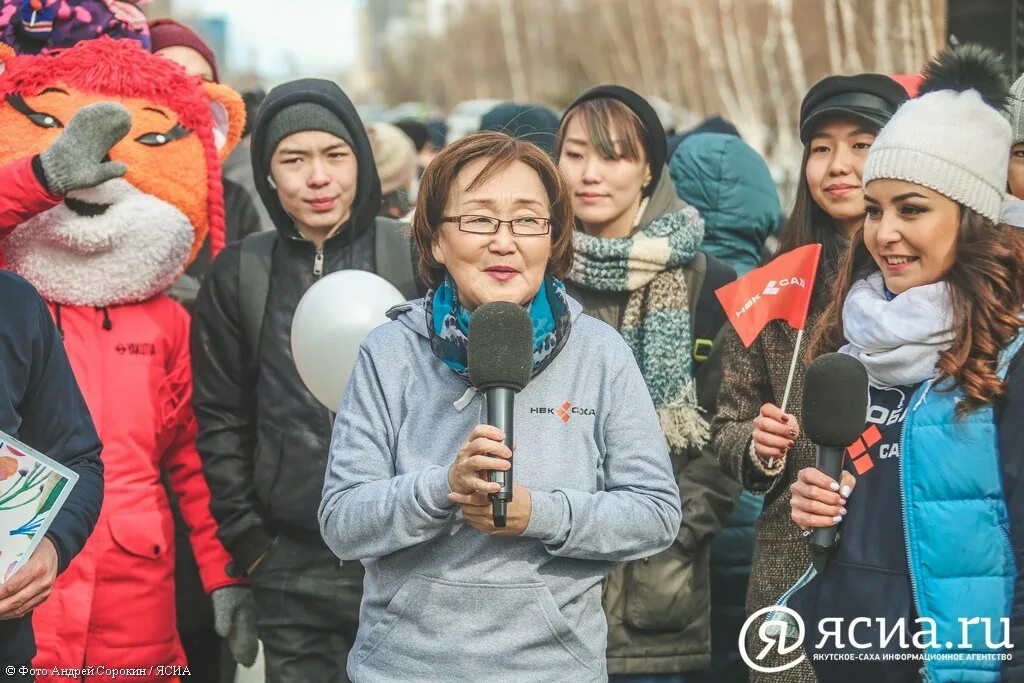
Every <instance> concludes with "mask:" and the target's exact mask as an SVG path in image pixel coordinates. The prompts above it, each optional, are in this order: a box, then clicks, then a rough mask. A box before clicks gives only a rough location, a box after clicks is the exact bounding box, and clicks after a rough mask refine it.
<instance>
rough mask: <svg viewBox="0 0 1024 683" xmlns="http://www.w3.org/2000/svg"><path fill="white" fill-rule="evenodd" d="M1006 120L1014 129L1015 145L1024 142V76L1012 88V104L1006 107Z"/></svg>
mask: <svg viewBox="0 0 1024 683" xmlns="http://www.w3.org/2000/svg"><path fill="white" fill-rule="evenodd" d="M1006 118H1008V119H1009V120H1010V126H1011V127H1012V128H1013V144H1015V145H1016V144H1017V143H1019V142H1024V74H1021V77H1020V78H1018V79H1017V81H1016V82H1015V83H1014V84H1013V85H1012V86H1011V87H1010V103H1009V104H1008V105H1007V106H1006Z"/></svg>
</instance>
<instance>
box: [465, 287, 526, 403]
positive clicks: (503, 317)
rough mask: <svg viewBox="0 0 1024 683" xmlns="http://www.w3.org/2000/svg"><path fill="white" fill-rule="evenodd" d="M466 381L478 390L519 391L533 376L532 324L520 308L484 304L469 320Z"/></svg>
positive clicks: (514, 305) (496, 302)
mask: <svg viewBox="0 0 1024 683" xmlns="http://www.w3.org/2000/svg"><path fill="white" fill-rule="evenodd" d="M467 355H468V362H469V379H470V381H471V382H472V383H473V386H475V387H476V388H478V389H486V388H488V387H509V388H512V389H514V390H516V391H522V390H523V389H524V388H525V387H526V385H527V384H529V383H530V376H531V375H532V374H533V323H532V322H530V314H529V313H527V312H526V309H524V308H523V307H522V306H517V305H516V304H513V303H509V302H507V301H495V302H493V303H489V304H484V305H483V306H481V307H480V308H478V309H476V311H474V312H473V317H472V318H470V320H469V348H468V349H467Z"/></svg>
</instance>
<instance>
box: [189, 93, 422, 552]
mask: <svg viewBox="0 0 1024 683" xmlns="http://www.w3.org/2000/svg"><path fill="white" fill-rule="evenodd" d="M297 102H316V103H318V104H322V105H324V106H326V107H328V108H330V109H331V110H332V111H334V112H336V113H337V114H338V116H339V117H340V118H341V120H342V121H343V122H344V123H345V126H346V128H348V130H349V131H350V132H351V133H352V136H353V151H354V152H355V156H356V160H357V163H358V178H357V183H358V188H359V189H358V191H357V194H356V199H355V202H354V203H353V205H352V217H351V219H350V220H349V222H348V223H347V224H346V225H344V226H342V229H341V230H339V231H338V232H337V233H335V235H334V236H333V237H331V238H330V239H328V240H327V241H326V242H325V243H324V246H323V250H322V251H323V254H322V257H323V265H322V273H323V275H326V274H328V273H331V272H334V271H338V270H346V269H359V270H366V271H370V272H373V271H374V263H375V260H374V217H375V215H376V214H377V211H378V209H379V207H380V199H381V194H380V181H379V180H378V178H377V171H376V169H375V167H374V162H373V155H372V153H371V151H370V143H369V140H368V139H367V136H366V133H365V130H364V128H363V124H362V122H361V121H360V120H359V116H358V114H357V113H356V111H355V108H354V107H353V106H352V103H351V102H350V101H349V99H348V98H347V97H346V96H345V94H344V93H342V91H341V90H340V89H339V88H338V87H337V86H336V85H334V84H333V83H331V82H329V81H323V80H318V79H303V80H299V81H294V82H291V83H287V84H285V85H282V86H280V87H278V88H275V89H274V90H273V91H272V92H271V93H270V94H269V95H268V96H267V99H266V100H265V101H264V103H263V105H262V107H261V108H260V112H259V114H258V116H257V119H256V124H255V130H254V132H253V149H257V150H258V149H262V147H263V142H264V135H265V130H266V127H265V122H266V121H269V119H270V117H272V116H274V115H275V114H276V113H277V112H278V111H280V110H281V109H282V108H284V107H287V106H289V105H291V104H295V103H297ZM261 124H264V125H261ZM261 157H262V155H260V154H253V155H252V159H253V171H254V177H255V179H256V186H257V189H258V190H259V193H260V197H261V198H262V200H263V203H264V205H265V206H266V208H267V211H268V212H269V214H270V216H271V218H272V219H273V221H274V225H275V226H276V228H277V230H278V233H279V236H280V239H279V240H278V242H277V246H276V247H275V249H274V253H273V260H272V268H271V276H270V291H269V295H268V297H267V307H266V311H265V315H264V319H263V328H262V333H261V335H260V342H259V357H258V363H257V364H256V365H255V366H254V364H253V363H251V362H250V361H249V357H250V356H249V354H250V351H251V349H250V346H251V345H250V343H249V340H247V339H245V335H244V333H243V330H242V326H241V324H240V316H239V301H240V299H239V291H238V269H239V256H240V254H241V246H240V245H239V244H234V245H230V246H228V247H227V248H225V249H224V251H223V252H222V253H221V254H220V255H219V256H218V257H217V260H216V261H215V262H214V264H213V266H212V268H211V269H210V272H209V273H208V274H207V276H206V279H205V281H204V282H203V286H202V289H201V290H200V292H199V296H198V298H197V300H196V305H195V309H194V311H193V327H192V363H193V372H194V375H195V388H194V396H193V404H194V406H195V411H196V417H197V419H198V422H199V436H198V438H197V446H198V448H199V453H200V455H201V457H202V459H203V471H204V473H205V474H206V478H207V481H208V482H209V485H210V492H211V494H212V498H211V503H210V509H211V510H212V512H213V515H214V517H215V518H216V519H217V522H218V524H219V525H220V538H221V541H223V543H224V546H225V547H226V548H227V550H228V552H230V553H231V555H232V557H233V558H234V560H235V569H236V571H241V570H244V568H246V567H249V566H250V565H251V564H252V563H253V562H254V561H255V560H256V559H257V558H259V557H260V555H262V554H263V552H264V551H265V550H266V549H267V548H268V547H269V546H270V543H271V542H272V540H273V538H274V537H275V536H277V535H278V534H284V535H287V536H290V537H293V538H296V539H298V540H305V541H306V542H308V543H311V544H322V543H323V541H322V539H321V538H320V531H319V525H318V523H317V504H318V503H319V501H320V494H321V489H322V487H323V480H324V468H325V466H326V464H325V463H326V455H327V449H328V446H329V444H330V440H331V427H332V418H331V415H330V413H329V412H328V410H327V409H326V408H324V407H323V406H322V405H321V404H320V403H319V402H318V401H317V400H316V398H314V397H313V395H312V394H310V393H309V392H308V391H307V390H306V388H305V385H304V384H303V383H302V380H301V379H300V378H299V374H298V371H297V370H296V368H295V362H294V360H293V358H292V353H291V341H290V332H291V325H292V316H293V314H294V312H295V309H296V307H297V306H298V303H299V300H300V299H301V298H302V295H303V294H305V292H306V290H307V289H309V287H310V286H312V285H313V283H314V282H315V281H316V280H317V279H318V277H319V276H318V275H316V274H314V261H315V259H317V249H316V247H315V246H314V244H313V243H312V242H310V241H308V240H306V239H304V238H303V237H302V236H301V235H300V234H299V232H298V230H297V229H296V228H295V225H294V222H293V221H292V219H291V218H290V217H289V216H288V214H287V213H285V211H284V209H283V207H282V206H281V203H280V201H279V200H278V198H277V193H276V191H275V190H274V189H273V188H271V187H270V185H269V183H268V182H267V176H268V171H269V169H266V168H263V167H262V166H263V162H262V160H261ZM403 293H404V294H406V295H407V296H410V297H411V296H413V295H414V294H415V293H414V292H412V293H410V292H403ZM257 366H258V367H257Z"/></svg>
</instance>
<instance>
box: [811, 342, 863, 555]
mask: <svg viewBox="0 0 1024 683" xmlns="http://www.w3.org/2000/svg"><path fill="white" fill-rule="evenodd" d="M867 412H868V373H867V370H865V369H864V365H863V364H862V363H861V362H860V361H859V360H857V359H856V358H854V357H853V356H848V355H846V354H845V353H826V354H825V355H823V356H820V357H818V358H817V359H815V361H814V362H813V363H811V365H810V367H809V368H807V374H806V375H805V376H804V405H803V418H802V426H803V430H804V434H806V435H807V438H808V439H810V440H811V443H813V444H815V445H816V446H817V462H816V464H815V467H817V468H818V469H819V470H821V471H822V472H824V473H825V474H827V475H828V476H830V477H832V479H833V480H835V481H836V482H839V481H840V477H841V475H842V470H843V451H844V450H845V449H846V447H847V446H849V445H850V444H852V443H853V442H854V441H856V440H857V437H859V436H860V435H861V433H862V432H863V431H864V424H865V422H866V421H867ZM836 531H837V528H836V526H835V525H832V526H830V527H819V528H817V529H815V530H814V531H813V532H812V534H811V550H812V553H813V555H814V567H815V569H817V570H818V571H819V572H820V571H824V570H825V566H826V565H827V564H828V557H829V552H828V551H830V550H831V549H832V547H833V546H834V545H835V543H836Z"/></svg>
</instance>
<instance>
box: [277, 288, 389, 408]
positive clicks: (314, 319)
mask: <svg viewBox="0 0 1024 683" xmlns="http://www.w3.org/2000/svg"><path fill="white" fill-rule="evenodd" d="M403 301H405V297H404V296H402V293H401V292H399V291H398V290H397V289H396V288H395V287H394V285H392V284H391V283H390V282H388V281H387V280H385V279H384V278H382V277H380V276H379V275H374V274H373V273H369V272H366V271H364V270H342V271H338V272H336V273H331V274H330V275H328V276H326V277H324V278H323V279H322V280H320V281H319V282H317V283H316V284H314V285H313V286H312V287H310V288H309V289H308V290H307V291H306V293H305V294H304V295H303V296H302V299H301V300H300V301H299V305H298V307H297V308H296V309H295V316H294V317H293V318H292V357H293V358H294V359H295V367H296V368H297V369H298V371H299V377H301V378H302V381H303V382H304V383H305V385H306V388H307V389H309V391H310V393H311V394H313V395H314V396H316V398H317V400H318V401H320V402H321V403H323V404H324V405H325V406H327V408H328V409H329V410H337V409H338V406H339V405H340V404H341V396H342V394H344V393H345V387H346V386H347V385H348V378H349V375H351V374H352V368H353V367H355V364H356V356H358V355H359V344H360V343H361V342H362V341H363V339H364V338H365V337H366V335H368V334H369V333H370V332H371V331H372V330H373V329H374V328H375V327H378V326H380V325H382V324H384V323H386V322H388V318H387V316H386V315H385V312H386V311H387V310H388V309H389V308H391V307H392V306H395V305H397V304H400V303H402V302H403Z"/></svg>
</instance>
